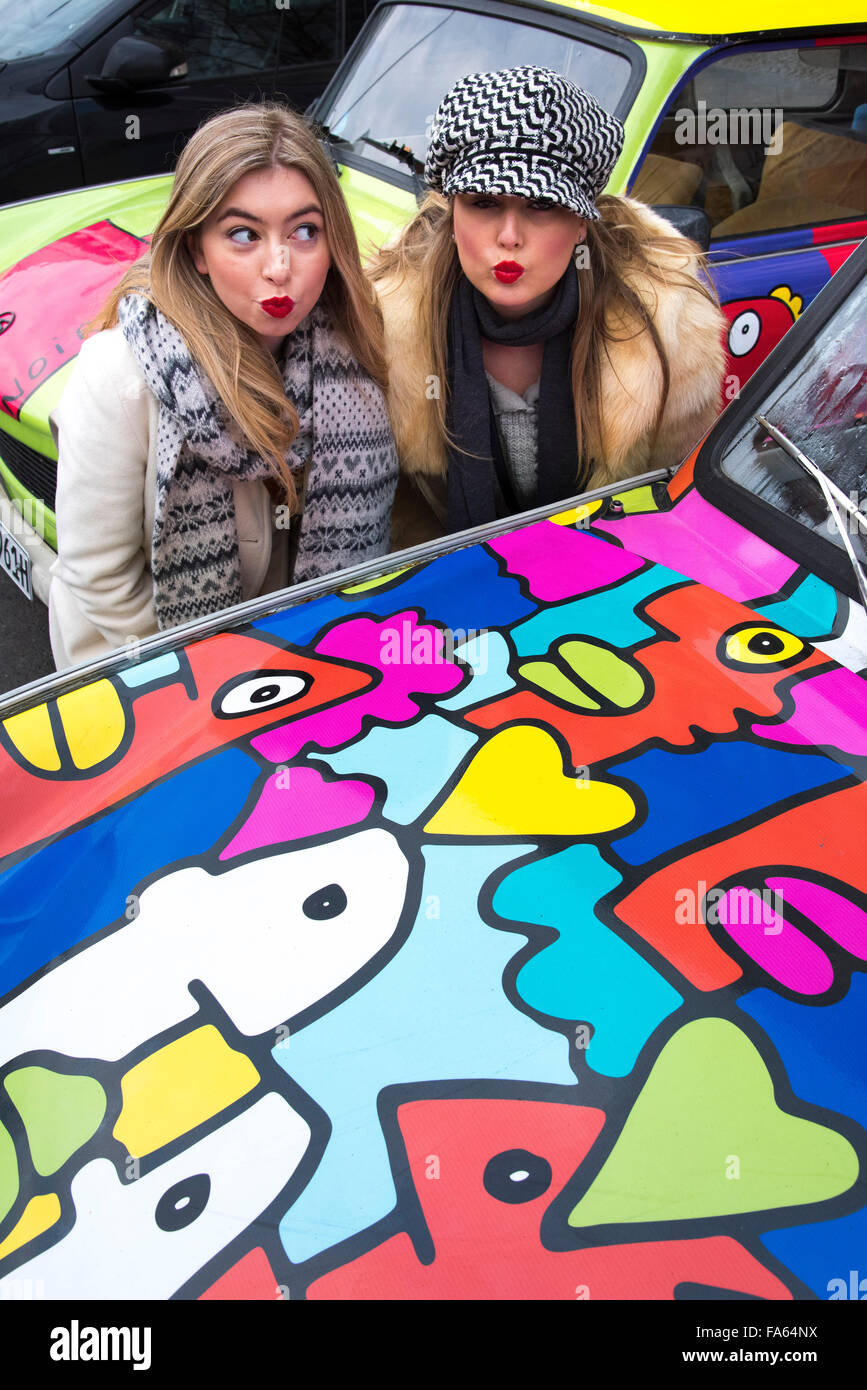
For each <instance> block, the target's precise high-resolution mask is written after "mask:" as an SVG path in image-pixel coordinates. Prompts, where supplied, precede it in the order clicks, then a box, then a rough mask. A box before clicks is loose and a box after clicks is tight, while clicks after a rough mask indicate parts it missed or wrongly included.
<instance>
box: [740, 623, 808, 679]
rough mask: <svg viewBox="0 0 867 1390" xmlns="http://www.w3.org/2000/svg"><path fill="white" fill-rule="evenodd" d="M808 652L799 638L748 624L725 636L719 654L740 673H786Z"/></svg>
mask: <svg viewBox="0 0 867 1390" xmlns="http://www.w3.org/2000/svg"><path fill="white" fill-rule="evenodd" d="M809 650H810V648H809V647H808V645H807V643H806V642H802V641H801V639H800V637H794V636H793V635H792V633H791V632H785V631H784V630H783V629H782V628H779V627H771V626H769V625H767V624H765V623H745V624H744V625H743V627H736V628H732V629H731V631H729V632H726V633H724V634H723V636H722V637H721V638H720V642H719V647H718V648H717V655H718V656H719V659H720V661H722V662H724V663H725V665H726V666H734V667H735V669H736V670H738V671H754V670H755V669H756V667H763V668H764V669H765V670H769V671H783V670H785V668H786V667H787V666H791V665H792V664H793V663H794V662H796V661H800V660H801V658H802V657H803V655H804V654H805V652H809Z"/></svg>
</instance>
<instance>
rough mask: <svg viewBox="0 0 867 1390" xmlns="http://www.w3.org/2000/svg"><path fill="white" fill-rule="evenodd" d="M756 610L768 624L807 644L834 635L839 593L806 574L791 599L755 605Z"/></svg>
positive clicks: (822, 581) (821, 580)
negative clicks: (793, 635) (784, 630)
mask: <svg viewBox="0 0 867 1390" xmlns="http://www.w3.org/2000/svg"><path fill="white" fill-rule="evenodd" d="M754 607H755V611H756V612H757V613H761V615H762V617H763V618H767V619H768V620H769V622H772V623H778V624H779V626H780V627H784V628H785V629H786V631H787V632H793V633H794V634H795V636H796V637H802V638H803V639H804V641H805V642H817V641H819V640H820V639H822V638H827V637H830V636H831V633H832V631H833V627H834V623H835V621H836V618H837V591H836V589H834V588H832V586H831V585H830V584H826V583H825V581H824V579H819V578H818V577H817V576H816V575H815V574H809V575H807V577H806V579H804V580H802V582H801V583H800V584H799V585H798V587H797V589H795V590H794V591H793V592H792V593H791V594H790V595H789V597H788V598H786V599H778V600H777V601H776V602H775V603H762V604H755V605H754Z"/></svg>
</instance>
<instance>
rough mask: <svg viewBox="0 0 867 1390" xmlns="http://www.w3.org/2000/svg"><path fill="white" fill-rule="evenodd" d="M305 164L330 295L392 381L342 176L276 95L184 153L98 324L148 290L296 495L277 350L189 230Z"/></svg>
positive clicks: (365, 353) (209, 126)
mask: <svg viewBox="0 0 867 1390" xmlns="http://www.w3.org/2000/svg"><path fill="white" fill-rule="evenodd" d="M278 167H282V168H285V169H297V170H299V172H300V173H302V174H304V175H305V176H306V177H307V178H308V179H309V180H310V183H311V184H312V185H313V188H314V190H315V192H316V197H317V199H318V201H319V204H320V206H321V208H322V215H323V221H324V226H325V234H326V237H327V239H328V246H329V250H330V252H331V268H330V269H329V271H328V275H327V278H326V281H325V287H324V289H323V292H322V295H321V298H320V303H321V304H323V305H324V307H325V308H326V310H327V311H328V314H329V317H330V319H331V321H332V323H333V324H334V326H335V328H337V329H339V330H340V331H341V332H342V333H343V335H344V337H345V338H346V339H347V341H348V343H349V347H350V349H351V351H352V353H353V355H354V357H355V358H356V360H357V362H358V363H359V365H360V366H361V367H363V368H364V369H365V370H366V371H367V372H368V373H369V375H370V376H371V377H373V379H374V380H375V381H376V382H378V384H379V385H380V386H381V387H382V388H383V390H384V389H385V386H386V381H387V375H386V367H385V353H384V347H383V334H382V315H381V313H380V310H379V305H378V303H377V301H376V297H375V295H374V292H373V290H372V288H371V285H370V283H369V281H368V280H367V279H366V278H365V276H364V272H363V271H362V268H361V258H360V255H359V251H358V244H357V241H356V237H355V232H354V230H353V227H352V222H351V221H350V217H349V211H348V209H347V206H346V203H345V202H344V199H343V194H342V192H341V190H340V185H339V183H338V181H337V175H336V174H335V171H334V168H333V167H332V164H331V162H330V160H329V159H328V158H327V156H326V155H325V153H324V152H323V150H322V148H321V146H320V145H319V142H318V141H317V139H316V136H315V134H314V133H313V131H312V130H311V128H310V126H308V125H307V123H306V121H305V120H304V119H303V117H301V116H299V115H297V114H296V113H295V112H293V111H290V110H289V109H288V108H287V107H283V106H279V105H277V104H274V103H265V104H257V105H248V106H241V107H238V108H236V109H235V110H232V111H225V112H222V113H221V114H220V115H217V116H214V117H212V118H211V119H210V120H209V121H207V122H206V123H205V124H204V125H202V126H200V128H199V129H198V130H197V131H196V133H195V134H194V135H193V136H192V138H191V139H190V141H189V142H188V144H187V145H186V147H185V148H184V151H183V153H182V155H181V157H180V159H179V160H178V164H177V169H176V171H175V179H174V184H173V186H172V193H171V197H170V199H169V203H168V206H167V207H166V210H165V212H164V213H163V215H162V217H161V218H160V221H159V223H158V224H157V227H156V230H155V231H154V234H153V238H152V240H151V245H150V249H149V251H148V252H147V253H146V254H145V255H144V256H142V257H141V258H140V259H139V260H137V261H135V262H134V263H133V265H131V266H130V267H129V269H128V270H127V272H126V274H125V275H124V277H123V279H122V280H121V282H120V284H119V285H118V286H117V287H116V289H115V290H114V291H113V292H112V294H111V296H110V298H109V300H108V302H107V304H106V305H105V308H104V309H103V311H102V314H101V315H100V317H99V318H98V319H97V320H96V322H95V324H94V327H97V328H113V327H114V326H115V324H116V323H117V306H118V302H119V300H120V299H121V298H122V297H123V296H124V295H127V294H141V295H144V297H145V298H146V299H148V300H150V302H151V303H152V304H154V305H156V307H157V308H158V309H159V310H160V311H161V312H162V313H163V314H164V315H165V317H166V318H167V319H169V320H170V321H171V323H173V324H174V326H175V328H177V330H178V332H179V333H180V335H181V337H182V338H183V339H184V342H185V343H186V345H187V347H188V348H189V351H190V353H191V354H192V356H193V357H194V358H195V360H196V362H197V363H198V364H199V366H200V367H201V369H202V370H203V372H204V373H205V374H206V375H207V376H208V377H209V378H210V380H211V382H212V383H213V385H214V387H215V388H216V391H217V394H218V395H219V397H220V399H221V400H222V402H223V404H224V405H225V407H226V410H227V412H228V414H229V417H230V418H231V420H232V421H234V423H235V424H236V426H237V428H238V430H239V431H240V433H241V435H242V437H243V438H244V440H245V442H246V444H247V446H248V447H249V448H252V449H253V450H255V452H256V453H257V454H259V455H260V456H261V457H262V458H264V459H266V460H267V461H268V462H269V463H270V464H271V467H272V469H273V471H274V474H275V476H276V477H277V478H278V479H279V481H280V482H281V483H282V484H283V486H284V488H285V491H286V496H287V499H288V501H289V502H290V504H291V505H292V506H294V505H295V504H296V502H297V496H296V490H295V486H294V484H293V480H292V475H291V472H290V469H289V465H288V463H287V459H286V455H287V452H288V450H289V447H290V445H291V443H292V441H293V439H294V438H295V435H296V434H297V432H298V416H297V413H296V411H295V409H294V408H293V406H292V404H291V402H290V401H288V400H287V398H286V394H285V391H284V388H283V382H282V379H281V376H280V372H279V370H278V368H277V365H276V362H275V360H274V357H273V355H272V354H271V353H270V352H269V351H268V350H267V348H265V347H264V346H263V345H262V343H260V341H259V339H258V338H257V336H256V334H255V333H254V332H253V330H252V329H251V328H248V327H247V326H246V324H243V323H241V322H240V321H239V320H238V319H236V318H235V316H234V314H232V313H231V311H230V310H229V309H227V308H226V306H225V305H224V304H223V303H222V301H221V300H220V299H219V298H218V297H217V295H216V294H215V292H214V290H213V288H212V286H211V282H210V280H209V279H208V278H207V277H206V276H204V275H200V274H199V272H198V271H197V270H196V268H195V265H194V264H193V257H192V252H191V250H190V247H189V244H188V243H189V234H190V233H191V232H195V231H196V230H197V229H198V228H200V227H201V226H202V223H203V222H204V221H205V219H206V218H207V217H208V216H209V215H210V214H211V213H212V212H213V211H214V209H215V208H216V207H218V206H219V204H220V203H221V202H222V201H223V199H224V198H225V197H226V196H227V194H228V193H229V192H230V190H231V189H232V188H233V187H234V185H235V184H236V183H237V182H238V180H239V179H241V178H243V177H244V175H245V174H250V173H253V172H254V171H255V170H259V169H265V170H268V169H275V168H278Z"/></svg>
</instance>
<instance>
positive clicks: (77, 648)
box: [48, 328, 288, 669]
mask: <svg viewBox="0 0 867 1390" xmlns="http://www.w3.org/2000/svg"><path fill="white" fill-rule="evenodd" d="M158 416H159V406H158V404H157V400H156V397H155V396H154V395H153V394H152V393H151V391H150V389H149V388H148V385H147V383H146V381H145V379H144V376H143V375H142V372H141V369H140V367H139V365H138V363H137V361H136V359H135V357H134V356H133V353H132V351H131V350H130V348H129V346H128V344H127V342H126V339H125V338H124V336H123V334H122V332H121V330H120V329H119V328H112V329H109V330H108V331H106V332H104V333H97V334H96V335H95V336H94V337H93V338H89V339H88V340H87V341H86V342H85V343H83V344H82V348H81V352H80V353H79V355H78V359H77V361H76V364H75V368H74V370H73V373H72V376H71V377H70V380H69V383H68V385H67V387H66V390H65V391H64V393H63V395H62V397H61V399H60V403H59V405H58V406H57V408H56V409H55V411H54V412H53V414H52V417H51V426H52V430H53V431H54V436H55V439H56V440H57V444H58V451H59V459H58V466H57V506H56V515H57V540H58V557H57V560H56V561H55V563H54V565H53V566H52V569H51V588H50V591H49V598H48V608H49V624H50V632H51V650H52V652H53V654H54V660H55V663H56V665H57V667H58V669H61V668H63V667H66V666H77V665H80V664H82V663H83V662H87V661H94V660H96V659H97V658H98V657H102V656H105V655H106V654H107V653H108V652H110V651H113V650H114V649H115V648H117V647H123V646H124V645H126V644H127V643H128V642H130V640H131V639H134V638H141V637H147V636H150V635H151V634H152V633H154V632H156V631H157V622H156V617H155V615H154V600H153V580H152V578H151V540H152V537H153V528H154V505H155V501H156V467H157V462H156V451H157V421H158ZM234 492H235V515H236V521H237V527H238V553H239V556H240V562H241V587H242V590H243V596H244V598H245V599H247V598H254V597H255V596H256V595H257V594H259V593H267V592H269V591H270V590H271V589H274V588H282V587H283V585H285V584H286V583H287V582H288V572H286V565H285V561H286V555H283V554H280V548H275V550H276V552H277V553H275V555H274V557H273V563H272V537H273V522H272V513H271V503H270V497H269V494H268V491H267V489H266V488H265V486H264V485H263V484H262V483H261V482H259V481H257V480H253V481H246V482H241V481H239V482H236V483H235V484H234Z"/></svg>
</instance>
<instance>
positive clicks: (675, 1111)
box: [569, 1018, 858, 1227]
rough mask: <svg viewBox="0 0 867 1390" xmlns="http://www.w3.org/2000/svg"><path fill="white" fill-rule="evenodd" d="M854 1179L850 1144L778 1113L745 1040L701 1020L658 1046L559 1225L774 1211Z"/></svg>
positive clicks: (831, 1192)
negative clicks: (610, 1140)
mask: <svg viewBox="0 0 867 1390" xmlns="http://www.w3.org/2000/svg"><path fill="white" fill-rule="evenodd" d="M736 1171H737V1172H739V1176H737V1177H736V1176H733V1174H734V1173H735V1172H736ZM857 1176H858V1159H857V1156H856V1154H855V1151H854V1149H853V1148H852V1145H851V1144H850V1143H849V1142H848V1140H846V1139H844V1138H843V1136H842V1135H841V1134H837V1133H836V1132H835V1131H834V1130H832V1129H828V1128H826V1127H825V1126H824V1125H820V1124H815V1123H813V1122H812V1121H810V1120H801V1119H798V1118H796V1117H795V1116H793V1115H789V1114H787V1113H786V1112H785V1111H783V1110H781V1109H780V1108H779V1106H778V1105H777V1103H776V1100H775V1098H774V1087H773V1082H772V1080H771V1077H770V1075H769V1074H768V1071H767V1068H766V1067H765V1064H764V1062H763V1061H762V1058H761V1056H760V1055H759V1053H758V1051H757V1050H756V1048H755V1047H754V1046H753V1044H752V1043H751V1042H750V1040H749V1038H747V1036H746V1035H745V1034H744V1033H742V1032H741V1030H740V1029H739V1028H737V1027H735V1025H734V1024H733V1023H729V1022H728V1020H727V1019H722V1018H702V1019H697V1020H695V1022H693V1023H688V1024H687V1025H686V1026H685V1027H684V1028H681V1030H680V1032H678V1033H676V1034H675V1035H674V1037H673V1038H671V1039H670V1041H669V1042H668V1043H666V1045H665V1047H664V1048H663V1049H662V1051H661V1053H660V1054H659V1057H658V1058H657V1060H656V1064H655V1066H654V1068H653V1070H652V1072H651V1073H650V1076H649V1077H648V1078H647V1081H646V1083H645V1086H644V1089H643V1090H642V1091H641V1093H640V1095H639V1097H638V1099H637V1100H636V1102H635V1105H634V1106H633V1107H632V1111H631V1113H630V1114H629V1116H628V1118H627V1120H626V1123H625V1125H624V1126H623V1129H622V1131H621V1134H620V1136H619V1138H618V1139H617V1142H616V1143H615V1145H614V1148H613V1149H612V1151H611V1154H610V1155H609V1157H608V1160H607V1162H606V1163H605V1164H604V1165H603V1167H602V1170H601V1172H600V1173H599V1174H598V1176H597V1177H596V1179H595V1181H594V1182H593V1183H591V1185H590V1187H589V1188H588V1190H587V1192H586V1193H585V1194H584V1196H583V1197H582V1198H581V1200H580V1202H579V1203H578V1205H577V1206H576V1207H575V1208H574V1209H573V1211H572V1213H571V1215H570V1216H569V1225H570V1226H581V1227H586V1226H598V1225H606V1224H608V1223H611V1222H621V1221H624V1222H626V1221H686V1220H691V1219H694V1218H696V1217H714V1216H731V1215H734V1214H735V1213H739V1212H747V1211H772V1210H774V1209H775V1208H778V1207H788V1206H800V1205H802V1204H804V1203H807V1202H822V1201H826V1200H827V1199H828V1198H830V1197H836V1196H837V1195H838V1194H839V1193H841V1192H845V1191H846V1190H847V1189H848V1188H850V1187H851V1186H852V1184H853V1183H854V1182H855V1180H856V1178H857Z"/></svg>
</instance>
